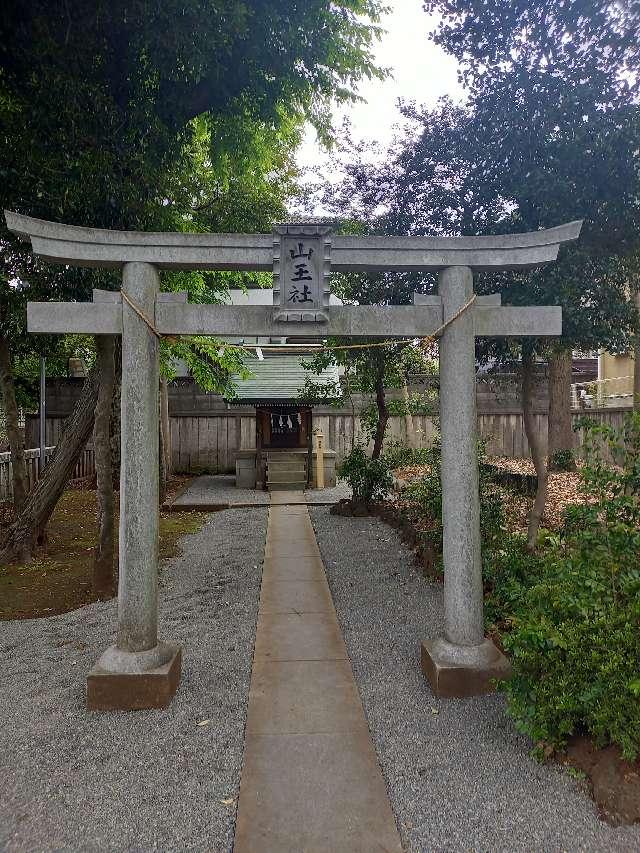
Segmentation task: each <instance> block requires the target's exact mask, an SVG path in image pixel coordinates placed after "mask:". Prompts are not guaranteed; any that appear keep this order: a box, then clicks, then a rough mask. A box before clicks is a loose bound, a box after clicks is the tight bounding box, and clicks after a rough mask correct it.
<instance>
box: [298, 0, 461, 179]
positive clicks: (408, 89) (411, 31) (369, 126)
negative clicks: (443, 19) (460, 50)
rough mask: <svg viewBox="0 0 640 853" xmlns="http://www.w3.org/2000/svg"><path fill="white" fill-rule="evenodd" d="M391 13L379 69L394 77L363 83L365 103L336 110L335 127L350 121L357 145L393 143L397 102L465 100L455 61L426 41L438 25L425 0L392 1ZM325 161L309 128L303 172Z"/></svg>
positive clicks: (300, 157)
mask: <svg viewBox="0 0 640 853" xmlns="http://www.w3.org/2000/svg"><path fill="white" fill-rule="evenodd" d="M388 5H390V6H392V7H393V11H392V13H391V14H390V15H388V16H386V17H385V19H384V20H383V21H382V26H383V27H384V29H385V30H386V31H387V32H386V34H385V35H384V36H383V37H382V40H381V41H380V42H379V43H378V45H377V48H376V59H377V62H378V64H379V65H382V66H386V67H390V68H391V69H392V73H393V77H392V78H390V79H389V80H387V81H386V82H384V83H381V82H380V81H378V80H374V81H371V82H370V81H368V80H364V81H363V83H362V85H361V87H360V90H359V94H360V95H361V96H362V97H363V98H364V99H365V103H362V104H356V105H354V106H350V107H348V108H346V109H344V108H341V109H340V110H336V112H335V114H334V125H335V126H336V127H339V126H340V125H341V124H342V118H343V116H345V115H346V116H347V117H348V118H349V119H350V121H351V124H352V128H353V135H354V137H355V138H356V139H362V138H366V139H375V140H377V141H378V142H381V143H383V144H386V143H388V142H389V141H391V138H392V135H393V125H394V124H395V123H396V122H397V121H398V120H399V119H400V114H399V112H398V109H397V100H398V98H404V99H405V100H415V101H417V102H418V103H422V104H429V105H433V104H435V102H436V101H437V99H438V98H439V97H440V96H441V95H446V94H448V95H451V96H452V97H454V98H456V99H457V98H459V97H460V96H461V91H460V88H459V86H458V82H457V76H456V62H455V60H454V59H453V58H452V57H450V56H448V55H447V54H445V53H444V52H443V51H442V50H441V49H440V48H438V47H436V46H435V45H434V44H433V43H432V42H430V41H429V39H428V37H427V36H428V33H429V32H430V31H431V30H432V29H433V28H434V25H435V20H434V18H433V17H431V16H428V15H426V14H425V13H424V11H423V10H422V0H389V3H388ZM325 161H326V154H325V153H324V152H323V151H322V149H321V148H320V146H319V144H318V141H317V139H316V133H315V131H314V130H313V128H311V127H309V128H308V129H307V132H306V136H305V139H304V142H303V144H302V146H301V147H300V150H299V152H298V163H299V164H300V166H301V167H302V168H303V169H304V168H308V167H310V166H318V165H321V164H322V163H324V162H325Z"/></svg>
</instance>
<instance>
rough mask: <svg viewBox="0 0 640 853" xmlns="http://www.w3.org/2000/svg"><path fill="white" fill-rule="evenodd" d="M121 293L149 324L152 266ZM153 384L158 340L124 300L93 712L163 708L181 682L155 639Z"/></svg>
mask: <svg viewBox="0 0 640 853" xmlns="http://www.w3.org/2000/svg"><path fill="white" fill-rule="evenodd" d="M122 290H123V292H124V293H126V294H127V296H129V297H130V299H131V300H132V302H134V304H135V305H137V306H138V307H139V309H140V310H141V311H142V312H143V313H144V314H145V316H146V317H148V318H154V316H155V305H156V298H157V295H158V292H159V277H158V272H157V270H156V269H155V267H154V266H153V265H151V264H146V263H128V264H125V265H124V268H123V276H122ZM114 296H116V298H118V301H120V300H119V297H118V295H117V294H114ZM158 380H159V352H158V339H157V337H156V335H155V334H154V333H153V331H152V330H151V329H150V328H149V326H148V325H147V323H145V321H144V320H143V319H142V318H141V317H140V316H139V315H138V314H137V313H136V312H135V311H134V310H133V309H132V308H131V307H130V306H129V305H128V304H127V302H126V301H123V302H122V390H121V421H122V423H121V431H122V432H121V441H122V446H121V456H122V466H121V472H120V543H119V549H120V553H119V557H120V578H119V584H118V633H117V639H116V643H115V645H112V646H109V648H108V649H107V650H106V651H105V652H104V654H103V655H102V657H101V658H100V659H99V660H98V662H97V663H96V665H95V666H94V667H93V669H92V670H91V672H90V673H89V677H88V679H87V705H88V707H89V709H90V710H116V709H117V710H137V709H141V708H164V707H165V706H167V705H168V704H169V702H170V701H171V699H172V697H173V695H174V693H175V692H176V690H177V687H178V684H179V682H180V669H181V649H180V648H179V647H178V646H173V645H170V644H168V643H164V642H160V641H159V640H158V537H159V529H158V527H159V520H158V492H159V484H158V427H159V423H158V418H159V400H158Z"/></svg>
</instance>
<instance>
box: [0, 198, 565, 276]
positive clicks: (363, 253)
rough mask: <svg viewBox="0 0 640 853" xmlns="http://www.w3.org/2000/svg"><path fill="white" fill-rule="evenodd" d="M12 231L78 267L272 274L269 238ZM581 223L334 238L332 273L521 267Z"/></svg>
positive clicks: (59, 227)
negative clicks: (500, 231)
mask: <svg viewBox="0 0 640 853" xmlns="http://www.w3.org/2000/svg"><path fill="white" fill-rule="evenodd" d="M5 219H6V221H7V226H8V228H9V230H11V231H13V232H14V233H16V234H19V235H20V236H21V237H24V238H25V239H31V242H32V246H33V251H34V252H35V253H36V254H37V255H39V256H40V257H42V258H44V259H45V260H49V261H52V262H54V263H64V264H71V265H75V266H100V267H118V266H122V265H123V264H124V263H131V262H141V263H152V264H154V265H155V266H157V267H159V268H163V269H212V270H213V269H215V270H225V269H228V270H257V271H259V270H270V269H271V268H272V265H273V236H272V235H271V234H184V233H179V232H176V233H156V232H144V231H109V230H103V229H98V228H84V227H80V226H76V225H64V224H60V223H56V222H47V221H45V220H41V219H34V218H32V217H29V216H23V215H21V214H18V213H13V212H11V211H5ZM581 226H582V222H581V221H575V222H569V223H567V224H565V225H560V226H558V227H556V228H549V229H546V230H542V231H532V232H528V233H526V234H505V235H497V236H488V237H444V238H443V237H377V236H374V237H355V236H342V237H340V236H337V235H336V236H334V237H333V238H332V258H331V268H332V269H333V270H337V271H340V270H347V269H354V270H361V271H371V272H373V271H380V270H396V271H401V270H404V271H407V270H440V269H444V268H446V267H449V266H469V267H472V268H473V269H474V270H490V269H496V268H500V269H523V268H525V269H526V268H533V267H536V266H540V265H541V264H545V263H549V262H551V261H553V260H555V258H556V257H557V254H558V250H559V247H560V245H561V244H562V243H565V242H568V241H571V240H575V239H577V238H578V236H579V234H580V229H581Z"/></svg>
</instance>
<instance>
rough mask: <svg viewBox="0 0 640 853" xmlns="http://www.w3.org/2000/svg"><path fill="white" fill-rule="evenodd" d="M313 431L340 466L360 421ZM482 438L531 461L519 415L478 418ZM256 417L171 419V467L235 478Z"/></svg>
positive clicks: (604, 414) (317, 422) (424, 429)
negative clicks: (237, 460)
mask: <svg viewBox="0 0 640 853" xmlns="http://www.w3.org/2000/svg"><path fill="white" fill-rule="evenodd" d="M628 412H629V409H588V410H585V411H580V412H574V414H573V418H574V422H575V421H577V420H578V419H579V418H581V417H583V416H585V415H586V416H587V417H591V418H593V419H594V420H596V421H598V422H599V423H606V424H609V425H610V426H612V427H614V428H620V427H621V426H622V422H623V419H624V416H625V414H628ZM534 417H535V422H536V427H537V429H538V431H539V433H540V435H541V438H542V443H543V447H544V449H545V452H546V447H547V413H546V412H536V414H535V415H534ZM413 425H414V433H415V437H416V439H417V440H416V442H415V443H416V444H417V445H418V446H420V447H426V446H428V445H429V443H430V441H431V438H432V436H433V433H434V426H433V423H432V421H431V420H430V419H429V418H428V417H425V416H420V417H414V418H413ZM313 427H314V429H321V430H322V432H323V433H324V435H325V446H326V447H327V448H329V449H331V450H335V451H336V453H337V454H338V462H340V461H341V460H342V459H343V458H344V457H345V455H346V454H347V453H348V452H349V450H350V449H351V446H352V442H353V440H356V441H357V440H358V439H359V438H360V437H361V436H362V426H361V423H360V419H359V418H358V417H356V418H355V422H354V419H353V418H352V417H351V415H347V414H343V413H330V414H327V413H326V411H325V412H324V413H323V414H314V416H313ZM478 433H479V435H480V436H481V437H482V438H483V439H484V441H485V442H486V447H487V453H488V454H489V455H490V456H510V457H513V458H527V457H528V456H529V455H530V454H529V444H528V442H527V438H526V435H525V432H524V420H523V416H522V412H521V411H494V412H491V411H489V412H481V413H479V414H478ZM255 440H256V435H255V417H254V416H253V415H248V414H241V415H236V414H234V413H233V412H229V413H226V412H224V413H218V412H216V413H215V414H212V415H208V416H206V417H204V416H202V417H200V416H198V417H194V416H182V417H172V418H171V449H172V456H173V467H174V471H176V472H198V471H207V472H211V473H219V474H225V473H232V472H233V471H234V470H235V452H236V451H237V450H248V449H250V448H252V447H255ZM406 440H407V433H406V423H405V419H404V418H402V417H392V418H390V419H389V425H388V427H387V435H386V440H385V444H388V443H389V442H392V441H402V442H406ZM582 443H583V435H582V431H578V432H576V433H575V447H576V449H577V450H579V448H580V447H581V445H582Z"/></svg>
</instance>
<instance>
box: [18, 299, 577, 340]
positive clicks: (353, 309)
mask: <svg viewBox="0 0 640 853" xmlns="http://www.w3.org/2000/svg"><path fill="white" fill-rule="evenodd" d="M113 295H114V296H116V297H117V296H118V294H113ZM469 311H470V313H472V315H473V328H474V334H475V335H477V336H487V337H491V336H507V337H509V336H520V335H539V336H545V335H559V334H561V332H562V309H560V308H557V307H548V308H546V307H542V308H538V307H532V308H514V307H510V306H506V307H493V306H487V305H483V304H478V305H474V306H473V307H472V308H470V309H469ZM328 313H329V322H328V323H304V324H303V323H300V324H295V323H290V322H277V321H276V320H274V312H273V308H271V307H270V306H263V305H260V306H255V305H248V306H231V305H188V304H184V303H177V302H164V301H158V302H157V303H156V306H155V327H156V329H157V330H158V332H159V333H160V334H161V335H212V336H215V337H222V338H223V337H234V338H238V337H239V338H242V337H258V336H269V337H295V334H296V331H297V330H299V331H300V334H303V335H304V336H305V337H307V336H309V335H316V336H318V337H320V338H326V337H353V336H357V337H371V338H387V337H388V338H414V337H415V338H423V337H428V336H429V335H432V334H433V333H434V332H435V331H436V330H437V329H438V328H439V327H440V326H441V325H442V322H443V313H442V307H441V306H437V305H416V306H411V305H393V306H379V305H344V306H337V305H335V306H331V308H330V309H329V311H328ZM27 325H28V329H29V331H30V332H35V333H41V334H68V333H75V334H92V335H120V334H122V305H121V303H120V302H119V300H118V302H102V301H101V302H93V303H92V302H30V303H29V304H28V306H27Z"/></svg>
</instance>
